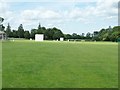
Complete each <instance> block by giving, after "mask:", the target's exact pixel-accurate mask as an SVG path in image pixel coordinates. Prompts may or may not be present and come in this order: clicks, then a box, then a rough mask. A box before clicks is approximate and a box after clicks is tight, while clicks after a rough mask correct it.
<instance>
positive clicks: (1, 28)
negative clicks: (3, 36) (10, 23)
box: [0, 17, 5, 31]
mask: <svg viewBox="0 0 120 90" xmlns="http://www.w3.org/2000/svg"><path fill="white" fill-rule="evenodd" d="M3 21H4V18H2V17H0V31H4V29H5V27H4V26H3V24H1V23H2V22H3Z"/></svg>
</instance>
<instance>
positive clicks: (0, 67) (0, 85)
mask: <svg viewBox="0 0 120 90" xmlns="http://www.w3.org/2000/svg"><path fill="white" fill-rule="evenodd" d="M0 89H2V42H1V41H0Z"/></svg>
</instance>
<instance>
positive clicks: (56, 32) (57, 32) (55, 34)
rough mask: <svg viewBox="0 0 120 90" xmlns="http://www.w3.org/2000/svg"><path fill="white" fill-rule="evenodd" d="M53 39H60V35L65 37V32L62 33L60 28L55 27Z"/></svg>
mask: <svg viewBox="0 0 120 90" xmlns="http://www.w3.org/2000/svg"><path fill="white" fill-rule="evenodd" d="M52 30H53V32H54V33H53V40H56V39H60V37H64V34H63V33H62V31H61V30H60V29H57V28H55V27H54V28H53V29H52Z"/></svg>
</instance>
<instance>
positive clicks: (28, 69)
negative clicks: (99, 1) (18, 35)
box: [2, 41, 118, 88]
mask: <svg viewBox="0 0 120 90" xmlns="http://www.w3.org/2000/svg"><path fill="white" fill-rule="evenodd" d="M2 46H3V49H2V51H3V82H2V83H3V88H6V87H9V88H19V87H24V88H29V87H31V88H36V87H37V88H47V87H48V88H105V87H107V88H115V87H116V88H117V87H118V44H117V43H109V42H49V41H45V42H34V41H15V42H3V44H2Z"/></svg>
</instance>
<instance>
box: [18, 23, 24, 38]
mask: <svg viewBox="0 0 120 90" xmlns="http://www.w3.org/2000/svg"><path fill="white" fill-rule="evenodd" d="M18 36H19V38H24V29H23V25H22V24H20V26H19V27H18Z"/></svg>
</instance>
